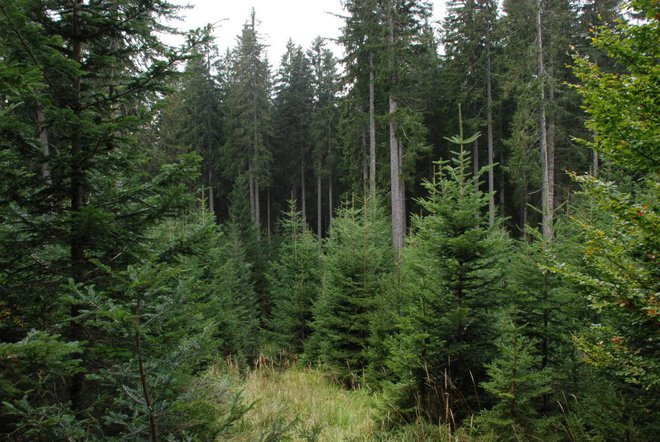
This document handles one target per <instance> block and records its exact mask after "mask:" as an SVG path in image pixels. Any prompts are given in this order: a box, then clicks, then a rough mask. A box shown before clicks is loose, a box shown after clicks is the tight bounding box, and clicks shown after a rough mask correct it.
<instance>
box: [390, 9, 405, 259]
mask: <svg viewBox="0 0 660 442" xmlns="http://www.w3.org/2000/svg"><path fill="white" fill-rule="evenodd" d="M387 12H388V14H387V19H388V27H389V37H388V41H389V46H390V48H389V49H390V59H389V68H390V83H391V87H394V86H395V85H396V75H395V72H394V5H393V3H392V0H389V2H388V11H387ZM396 111H397V102H396V99H395V98H394V95H393V93H392V92H390V94H389V114H390V122H389V126H390V188H391V201H392V248H393V250H394V255H395V258H396V259H397V260H398V259H399V256H400V253H401V250H402V249H403V241H404V227H403V226H404V224H403V223H404V217H403V216H402V213H403V211H404V210H405V209H404V208H403V206H402V205H403V198H402V194H401V192H402V190H404V188H403V184H402V183H401V158H400V153H401V149H400V146H399V140H398V138H397V124H396V119H395V115H396Z"/></svg>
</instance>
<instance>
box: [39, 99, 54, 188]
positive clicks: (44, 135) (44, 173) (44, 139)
mask: <svg viewBox="0 0 660 442" xmlns="http://www.w3.org/2000/svg"><path fill="white" fill-rule="evenodd" d="M37 127H38V129H37V130H38V131H39V141H40V142H41V153H42V154H43V156H44V160H43V163H41V177H42V178H43V179H44V182H45V183H46V184H48V185H49V186H50V185H52V184H53V180H52V179H51V176H50V169H49V168H48V158H49V157H50V146H49V145H48V129H47V128H46V117H45V116H44V110H43V107H42V106H41V104H40V103H37Z"/></svg>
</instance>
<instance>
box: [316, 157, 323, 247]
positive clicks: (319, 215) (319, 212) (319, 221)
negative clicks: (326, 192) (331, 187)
mask: <svg viewBox="0 0 660 442" xmlns="http://www.w3.org/2000/svg"><path fill="white" fill-rule="evenodd" d="M322 185H323V183H322V181H321V162H320V161H319V165H318V172H317V173H316V234H317V235H318V237H319V238H320V237H321V233H322V230H323V207H321V205H322V204H323V198H322V194H321V192H323V188H322Z"/></svg>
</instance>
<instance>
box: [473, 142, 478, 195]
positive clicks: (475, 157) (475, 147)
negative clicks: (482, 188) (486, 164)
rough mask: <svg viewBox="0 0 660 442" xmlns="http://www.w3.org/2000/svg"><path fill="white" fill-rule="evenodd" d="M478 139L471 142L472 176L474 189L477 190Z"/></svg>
mask: <svg viewBox="0 0 660 442" xmlns="http://www.w3.org/2000/svg"><path fill="white" fill-rule="evenodd" d="M478 175H479V140H474V143H473V144H472V176H473V180H474V191H475V193H477V192H479V176H478Z"/></svg>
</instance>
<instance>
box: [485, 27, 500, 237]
mask: <svg viewBox="0 0 660 442" xmlns="http://www.w3.org/2000/svg"><path fill="white" fill-rule="evenodd" d="M490 55H491V54H490V28H489V29H488V31H487V33H486V100H487V104H486V130H487V132H488V133H487V136H488V193H489V194H490V197H489V198H488V225H490V226H491V227H492V226H493V225H494V224H495V170H494V168H495V162H494V161H493V156H494V155H493V78H492V72H491V70H492V64H491V59H490ZM500 166H501V164H500Z"/></svg>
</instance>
